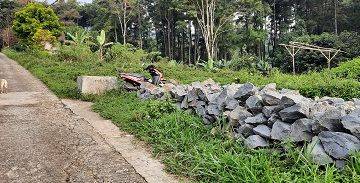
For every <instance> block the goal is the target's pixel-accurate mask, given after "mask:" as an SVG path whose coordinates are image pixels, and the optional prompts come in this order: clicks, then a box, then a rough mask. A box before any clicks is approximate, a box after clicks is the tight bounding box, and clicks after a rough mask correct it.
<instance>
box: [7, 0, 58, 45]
mask: <svg viewBox="0 0 360 183" xmlns="http://www.w3.org/2000/svg"><path fill="white" fill-rule="evenodd" d="M13 29H14V32H15V34H16V36H17V37H18V38H19V39H20V40H21V41H22V42H24V43H27V44H33V43H34V35H35V33H36V32H38V31H39V30H47V31H49V32H50V35H51V36H55V37H57V36H59V35H60V33H61V25H60V22H59V18H58V17H57V16H56V14H55V13H54V11H53V10H52V9H51V8H50V7H45V6H44V5H42V4H39V3H29V4H27V5H26V6H25V7H24V8H22V9H20V10H19V11H18V12H16V13H15V18H14V22H13Z"/></svg>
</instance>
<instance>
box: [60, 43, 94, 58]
mask: <svg viewBox="0 0 360 183" xmlns="http://www.w3.org/2000/svg"><path fill="white" fill-rule="evenodd" d="M57 56H58V58H59V60H61V61H67V62H76V61H96V60H97V58H98V56H97V55H96V54H95V53H93V52H92V51H91V50H90V47H89V46H87V45H69V46H67V45H63V46H61V47H60V49H59V50H58V53H57Z"/></svg>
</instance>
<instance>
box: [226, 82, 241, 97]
mask: <svg viewBox="0 0 360 183" xmlns="http://www.w3.org/2000/svg"><path fill="white" fill-rule="evenodd" d="M241 86H242V84H231V85H227V86H226V87H224V90H223V91H225V92H226V95H227V97H229V98H234V95H235V93H236V92H237V91H238V90H239V88H240V87H241Z"/></svg>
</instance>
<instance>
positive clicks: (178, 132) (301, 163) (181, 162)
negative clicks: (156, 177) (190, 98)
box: [94, 92, 360, 182]
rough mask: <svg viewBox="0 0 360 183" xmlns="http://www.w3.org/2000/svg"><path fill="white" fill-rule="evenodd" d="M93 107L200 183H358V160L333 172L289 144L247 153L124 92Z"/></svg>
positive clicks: (164, 105) (196, 122)
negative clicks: (313, 161) (312, 161)
mask: <svg viewBox="0 0 360 183" xmlns="http://www.w3.org/2000/svg"><path fill="white" fill-rule="evenodd" d="M96 101H97V102H96V104H95V106H94V109H95V110H96V111H97V112H99V113H100V114H101V115H102V116H103V117H105V118H109V119H111V120H112V121H114V122H116V124H117V125H119V127H121V129H124V130H126V131H129V132H131V133H132V134H135V135H136V137H137V138H139V139H141V140H144V141H145V142H147V143H149V144H151V145H152V150H153V153H154V154H155V155H157V156H159V157H161V158H162V160H163V161H164V163H165V164H166V165H167V166H166V168H167V170H168V171H169V172H171V173H174V174H177V175H184V176H187V177H190V178H191V179H194V180H196V181H199V182H358V181H360V169H359V167H358V164H359V163H360V162H359V157H358V156H355V157H353V158H352V159H351V160H350V162H351V163H349V164H348V166H347V167H346V168H345V170H343V171H338V170H336V168H335V167H332V166H327V167H319V166H317V165H315V164H313V163H311V161H309V159H308V158H307V155H306V153H305V150H303V149H298V148H294V147H292V146H291V144H288V145H285V147H286V148H285V149H281V148H279V149H276V147H275V150H269V149H261V150H249V149H247V148H244V147H243V144H242V143H241V142H237V141H234V140H232V139H229V138H226V137H225V136H222V135H216V136H213V135H211V133H210V131H211V127H206V126H204V125H203V123H202V120H201V119H199V118H197V117H194V116H193V115H191V114H187V113H186V112H182V111H178V110H175V109H174V106H172V104H171V103H168V102H159V101H141V100H139V99H138V98H137V97H136V95H135V94H133V93H126V92H113V93H109V94H107V95H105V96H103V97H100V98H98V99H97V100H96ZM119 110H121V112H119ZM278 147H280V145H279V146H278Z"/></svg>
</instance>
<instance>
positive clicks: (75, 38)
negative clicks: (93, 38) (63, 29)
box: [66, 30, 90, 45]
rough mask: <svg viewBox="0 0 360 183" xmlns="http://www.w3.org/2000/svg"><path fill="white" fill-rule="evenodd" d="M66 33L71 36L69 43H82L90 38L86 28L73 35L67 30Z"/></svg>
mask: <svg viewBox="0 0 360 183" xmlns="http://www.w3.org/2000/svg"><path fill="white" fill-rule="evenodd" d="M66 34H67V35H68V36H69V37H70V38H71V41H70V43H71V44H75V45H81V44H84V43H85V42H86V40H87V39H89V38H90V36H89V34H88V31H86V30H84V31H83V32H81V33H79V32H76V33H75V35H73V34H71V33H70V32H67V33H66Z"/></svg>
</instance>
